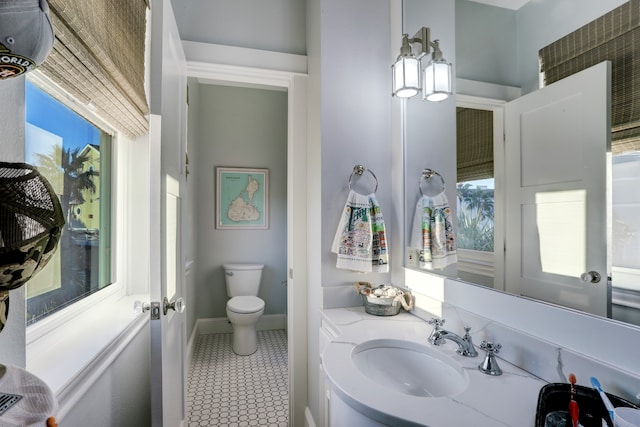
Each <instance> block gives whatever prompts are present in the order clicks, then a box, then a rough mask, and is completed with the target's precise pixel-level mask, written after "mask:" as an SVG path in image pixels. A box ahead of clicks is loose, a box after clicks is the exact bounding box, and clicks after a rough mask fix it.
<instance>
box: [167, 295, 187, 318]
mask: <svg viewBox="0 0 640 427" xmlns="http://www.w3.org/2000/svg"><path fill="white" fill-rule="evenodd" d="M184 308H185V304H184V299H183V298H178V299H176V300H174V301H169V298H167V297H164V301H163V304H162V312H163V313H164V314H165V316H166V315H167V312H168V311H169V310H174V311H175V312H176V313H182V312H183V311H184Z"/></svg>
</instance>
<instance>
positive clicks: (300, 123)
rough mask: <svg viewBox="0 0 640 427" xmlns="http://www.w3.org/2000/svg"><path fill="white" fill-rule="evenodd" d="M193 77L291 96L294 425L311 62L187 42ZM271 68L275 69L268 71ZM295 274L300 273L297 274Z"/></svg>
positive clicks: (303, 319) (303, 298) (301, 381)
mask: <svg viewBox="0 0 640 427" xmlns="http://www.w3.org/2000/svg"><path fill="white" fill-rule="evenodd" d="M183 48H184V51H185V56H186V58H187V77H193V78H197V79H198V80H199V82H201V83H204V84H218V85H227V86H240V87H255V88H262V89H275V90H283V91H286V92H287V281H288V284H287V335H288V340H287V343H288V367H289V425H291V426H297V425H305V409H306V407H307V309H306V308H307V237H306V236H307V193H308V192H307V169H308V168H307V58H306V56H302V55H292V54H284V53H279V52H270V51H262V50H256V49H247V48H237V47H231V46H222V45H214V44H209V43H199V42H190V41H183ZM264 67H269V68H264ZM294 272H295V274H294Z"/></svg>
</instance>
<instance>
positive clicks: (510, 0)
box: [471, 0, 529, 10]
mask: <svg viewBox="0 0 640 427" xmlns="http://www.w3.org/2000/svg"><path fill="white" fill-rule="evenodd" d="M471 1H473V2H476V3H484V4H488V5H490V6H497V7H504V8H505V9H513V10H518V9H520V8H521V7H522V6H524V5H525V4H526V3H528V2H529V0H471Z"/></svg>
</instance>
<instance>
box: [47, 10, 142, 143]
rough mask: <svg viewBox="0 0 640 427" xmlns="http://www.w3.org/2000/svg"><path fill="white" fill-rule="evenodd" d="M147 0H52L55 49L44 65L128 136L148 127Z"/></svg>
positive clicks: (58, 80)
mask: <svg viewBox="0 0 640 427" xmlns="http://www.w3.org/2000/svg"><path fill="white" fill-rule="evenodd" d="M147 7H148V4H147V2H146V0H72V1H69V0H49V8H50V14H51V21H52V23H53V27H54V31H55V42H54V45H53V50H52V52H51V54H50V55H49V57H48V58H47V59H46V61H45V62H44V63H43V64H42V65H41V66H40V68H39V69H40V70H41V71H42V72H43V73H44V74H45V75H46V76H48V77H49V78H50V79H52V80H53V81H54V82H55V83H56V84H58V85H60V86H61V87H62V88H63V89H64V90H66V91H67V92H69V93H70V94H71V95H73V96H74V97H76V98H77V99H78V100H80V102H83V103H86V104H87V105H90V106H92V107H93V108H95V109H96V110H97V112H98V113H99V114H100V115H101V116H102V117H103V118H104V119H105V120H107V121H108V122H110V123H111V124H112V125H113V126H114V127H115V128H117V129H118V130H120V131H122V132H123V133H125V134H126V135H128V136H129V137H136V136H139V135H142V134H145V133H146V132H147V129H148V120H147V117H146V115H147V114H148V111H149V109H148V105H147V101H146V96H145V88H144V81H145V69H144V66H145V37H146V12H147Z"/></svg>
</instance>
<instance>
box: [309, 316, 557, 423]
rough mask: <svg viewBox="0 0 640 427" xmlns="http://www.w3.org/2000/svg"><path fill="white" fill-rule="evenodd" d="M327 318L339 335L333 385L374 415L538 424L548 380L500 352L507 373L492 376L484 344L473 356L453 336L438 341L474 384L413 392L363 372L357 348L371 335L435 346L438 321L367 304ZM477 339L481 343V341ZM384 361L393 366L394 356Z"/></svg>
mask: <svg viewBox="0 0 640 427" xmlns="http://www.w3.org/2000/svg"><path fill="white" fill-rule="evenodd" d="M322 322H323V326H325V327H327V328H328V329H329V330H331V332H332V333H333V335H336V337H335V338H334V339H333V340H332V341H331V342H330V343H329V344H328V345H327V346H326V347H325V349H324V351H323V353H322V355H321V360H322V365H323V368H324V372H325V374H326V375H327V377H328V379H329V381H330V383H331V388H332V390H333V391H334V392H335V393H337V395H338V396H339V397H340V398H341V399H342V400H344V401H345V402H346V403H347V404H349V405H350V406H351V407H352V408H354V409H356V410H357V411H359V412H360V413H362V414H365V415H366V416H367V417H369V418H371V419H373V420H376V421H378V422H381V423H383V424H388V425H393V426H416V425H417V426H430V427H451V426H464V425H469V426H474V427H482V426H486V427H495V426H519V427H520V426H534V425H535V415H536V405H537V402H538V393H539V391H540V389H541V388H542V386H544V385H545V384H546V382H544V381H542V380H540V379H539V378H537V377H535V376H532V375H531V374H529V373H528V372H526V371H523V370H522V369H520V368H518V367H516V366H514V365H512V364H510V363H508V362H506V361H504V360H501V359H499V354H498V365H499V366H500V368H502V371H503V374H502V375H500V376H490V375H487V374H484V373H482V372H480V371H479V370H478V365H479V364H480V363H481V362H482V361H483V359H484V356H485V352H484V351H483V350H480V349H479V348H478V353H479V354H478V356H477V357H473V358H472V357H463V356H459V355H458V354H456V349H457V345H456V344H455V343H453V342H451V341H447V342H446V343H445V344H443V345H441V346H432V347H433V348H435V349H437V350H438V351H441V352H442V353H443V354H444V355H446V356H448V357H450V358H451V359H454V360H455V362H457V363H458V364H459V365H460V366H461V367H462V369H463V370H464V372H465V373H466V374H467V375H468V386H467V388H466V389H465V390H464V391H462V392H461V393H459V394H455V395H452V396H448V397H418V396H411V395H407V394H403V393H401V392H397V391H394V390H390V389H388V388H385V387H384V386H382V385H381V384H379V383H377V382H376V381H375V380H373V379H372V378H371V377H370V376H366V375H365V374H363V373H362V372H361V371H360V370H359V369H358V368H357V367H356V366H355V365H354V363H353V362H352V359H351V353H352V351H353V349H354V348H355V347H356V345H358V344H360V343H362V342H365V341H368V340H371V339H385V338H392V339H398V340H406V341H411V342H415V343H419V344H423V345H424V344H426V345H429V346H430V345H431V344H428V341H427V337H428V336H429V333H430V332H431V330H432V329H433V326H431V325H429V324H428V323H427V322H425V321H424V320H422V319H420V318H418V317H416V316H413V315H411V314H409V313H407V312H405V311H402V310H401V313H400V314H398V315H397V316H390V317H378V316H373V315H370V314H367V313H366V312H365V311H364V307H353V308H338V309H326V310H322ZM445 329H446V327H445ZM453 332H455V333H457V334H459V335H462V334H463V331H453ZM474 344H475V345H476V347H479V344H480V343H474ZM502 344H503V345H508V343H502ZM380 362H381V363H388V364H389V369H393V366H394V365H393V364H394V361H393V360H381V361H380Z"/></svg>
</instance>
